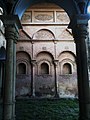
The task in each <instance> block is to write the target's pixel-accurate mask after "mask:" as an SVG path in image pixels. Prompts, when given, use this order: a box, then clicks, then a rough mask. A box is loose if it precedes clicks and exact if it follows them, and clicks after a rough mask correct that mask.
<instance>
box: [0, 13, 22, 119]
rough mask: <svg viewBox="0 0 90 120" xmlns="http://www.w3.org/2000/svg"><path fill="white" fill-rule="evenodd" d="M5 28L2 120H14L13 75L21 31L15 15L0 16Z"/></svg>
mask: <svg viewBox="0 0 90 120" xmlns="http://www.w3.org/2000/svg"><path fill="white" fill-rule="evenodd" d="M0 19H1V20H2V21H3V23H4V26H5V37H6V66H5V67H6V68H5V81H4V97H3V120H15V78H16V76H15V73H16V70H15V69H16V63H14V62H15V59H16V51H15V50H16V48H15V47H16V46H15V40H16V39H17V36H18V32H19V29H22V26H21V23H20V21H19V18H18V16H17V15H3V16H0Z"/></svg>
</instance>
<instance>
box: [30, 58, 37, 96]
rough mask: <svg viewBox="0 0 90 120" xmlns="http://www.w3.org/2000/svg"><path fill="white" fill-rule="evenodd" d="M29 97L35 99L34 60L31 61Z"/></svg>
mask: <svg viewBox="0 0 90 120" xmlns="http://www.w3.org/2000/svg"><path fill="white" fill-rule="evenodd" d="M31 65H32V69H31V97H35V65H36V60H31Z"/></svg>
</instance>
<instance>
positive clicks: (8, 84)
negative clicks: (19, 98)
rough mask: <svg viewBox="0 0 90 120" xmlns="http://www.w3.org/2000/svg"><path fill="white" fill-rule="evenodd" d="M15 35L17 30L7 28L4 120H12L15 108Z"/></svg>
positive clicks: (11, 27)
mask: <svg viewBox="0 0 90 120" xmlns="http://www.w3.org/2000/svg"><path fill="white" fill-rule="evenodd" d="M14 35H15V28H14V27H13V26H7V27H6V28H5V37H6V40H7V45H6V51H7V52H6V72H5V74H6V78H5V82H4V101H3V104H4V113H3V119H4V120H12V110H13V109H12V108H13V100H12V98H13V93H12V91H13V86H12V84H13V55H14V54H13V41H14V37H15V36H14Z"/></svg>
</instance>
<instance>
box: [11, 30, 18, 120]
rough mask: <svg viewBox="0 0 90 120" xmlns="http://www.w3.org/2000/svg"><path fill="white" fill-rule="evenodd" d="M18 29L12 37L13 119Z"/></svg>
mask: <svg viewBox="0 0 90 120" xmlns="http://www.w3.org/2000/svg"><path fill="white" fill-rule="evenodd" d="M18 36H19V34H18V31H15V38H14V44H13V84H12V86H13V91H12V92H13V93H12V94H13V113H12V114H13V115H12V116H13V120H15V117H16V115H15V87H16V43H17V39H18Z"/></svg>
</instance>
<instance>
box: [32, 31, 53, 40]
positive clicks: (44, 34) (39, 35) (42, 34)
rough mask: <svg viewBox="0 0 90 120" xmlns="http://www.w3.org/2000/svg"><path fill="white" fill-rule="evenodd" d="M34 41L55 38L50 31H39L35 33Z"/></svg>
mask: <svg viewBox="0 0 90 120" xmlns="http://www.w3.org/2000/svg"><path fill="white" fill-rule="evenodd" d="M32 39H35V40H54V39H55V36H54V34H53V33H52V32H51V31H50V30H47V29H41V30H39V31H37V32H36V33H34V35H33V37H32Z"/></svg>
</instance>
